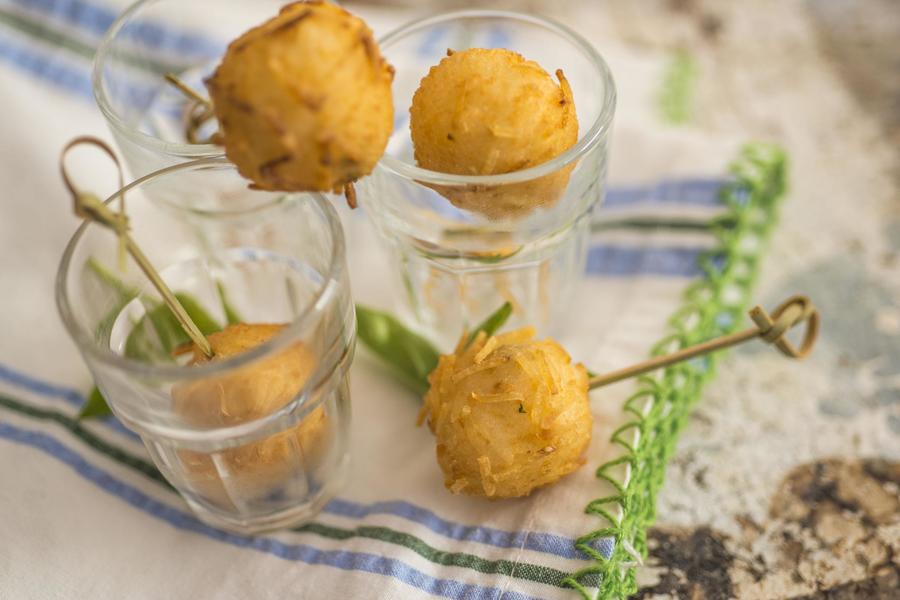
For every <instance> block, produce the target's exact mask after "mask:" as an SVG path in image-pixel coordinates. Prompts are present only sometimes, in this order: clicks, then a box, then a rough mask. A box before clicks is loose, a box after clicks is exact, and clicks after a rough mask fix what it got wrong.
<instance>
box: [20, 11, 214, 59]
mask: <svg viewBox="0 0 900 600" xmlns="http://www.w3.org/2000/svg"><path fill="white" fill-rule="evenodd" d="M14 1H15V3H16V4H18V5H19V6H21V7H23V8H25V9H27V10H28V11H30V12H32V13H35V12H39V13H42V14H43V15H45V16H48V17H51V18H54V19H56V20H57V21H59V22H61V23H64V24H65V25H67V26H69V27H70V28H71V27H73V26H74V27H77V28H78V29H81V30H82V31H84V32H87V33H89V34H91V35H93V36H95V37H97V38H99V37H101V36H103V34H105V33H106V30H107V29H109V27H110V26H111V25H112V24H113V21H115V19H116V17H118V12H116V11H115V10H113V9H111V8H107V7H105V6H100V5H96V4H92V3H90V2H85V1H84V0H14ZM127 33H128V38H129V39H131V40H132V41H134V42H136V43H137V44H139V45H141V46H144V47H146V48H150V49H153V50H160V51H164V52H169V53H171V54H176V55H180V56H185V55H187V56H210V57H212V56H216V55H217V54H219V53H221V52H222V51H223V50H224V48H225V43H224V41H214V40H211V39H209V38H206V37H205V36H203V35H201V34H198V33H196V32H191V31H175V30H173V29H170V28H167V27H166V26H164V25H161V24H159V23H157V22H153V21H152V20H146V19H144V20H141V21H136V22H134V24H133V25H131V26H129V27H128V29H127Z"/></svg>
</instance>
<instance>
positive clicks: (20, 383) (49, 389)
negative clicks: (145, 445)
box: [0, 364, 141, 441]
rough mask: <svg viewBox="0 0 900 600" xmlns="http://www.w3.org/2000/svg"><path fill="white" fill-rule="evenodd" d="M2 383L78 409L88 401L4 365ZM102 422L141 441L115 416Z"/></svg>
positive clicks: (0, 368)
mask: <svg viewBox="0 0 900 600" xmlns="http://www.w3.org/2000/svg"><path fill="white" fill-rule="evenodd" d="M0 381H5V382H6V383H8V384H10V385H14V386H16V387H20V388H22V389H25V390H28V391H29V392H31V393H33V394H37V395H39V396H45V397H48V398H59V399H61V400H65V401H66V402H67V403H68V404H71V405H72V406H76V407H78V408H81V407H82V406H84V403H85V402H86V400H87V399H86V398H85V397H84V396H83V395H82V394H81V392H79V391H78V390H76V389H74V388H69V387H65V386H61V385H56V384H53V383H49V382H47V381H42V380H40V379H36V378H34V377H32V376H31V375H28V374H26V373H23V372H21V371H16V370H14V369H11V368H10V367H8V366H6V365H4V364H0ZM102 421H103V423H104V424H105V425H107V426H108V427H109V428H111V429H115V430H116V431H117V432H119V433H121V434H123V435H125V436H126V437H129V438H131V439H133V440H137V441H140V440H141V438H140V436H138V434H136V433H135V432H133V431H131V430H130V429H128V428H127V427H125V426H124V425H122V423H121V421H119V420H118V419H116V418H115V417H113V416H109V417H106V418H104V419H102Z"/></svg>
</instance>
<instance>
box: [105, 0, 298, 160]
mask: <svg viewBox="0 0 900 600" xmlns="http://www.w3.org/2000/svg"><path fill="white" fill-rule="evenodd" d="M284 4H286V2H284V1H283V0H254V1H253V2H247V1H246V0H187V1H186V0H140V1H139V2H136V3H135V4H133V5H131V6H130V7H128V8H127V9H126V10H125V11H124V12H123V13H122V14H121V15H120V16H119V17H118V18H117V19H116V21H115V22H114V23H113V24H112V26H111V27H110V28H109V30H108V31H107V32H106V35H105V36H104V38H103V40H102V41H101V43H100V46H99V47H98V48H97V53H96V54H95V55H94V66H93V87H94V97H95V99H96V100H97V105H98V106H99V107H100V111H101V112H102V113H103V116H104V117H105V118H106V121H107V124H108V125H109V128H110V130H111V131H112V134H113V137H114V138H115V140H116V144H117V145H118V147H119V151H120V152H121V153H122V155H123V157H124V158H125V162H126V163H127V165H128V167H129V169H130V171H131V174H132V175H133V176H134V177H141V176H143V175H146V174H148V173H152V172H154V171H157V170H159V169H162V168H164V167H167V166H171V165H175V164H178V163H181V162H185V161H188V160H193V159H198V158H206V157H215V156H222V155H223V154H224V151H223V149H222V148H221V147H220V146H215V145H212V144H209V143H191V142H189V141H188V139H187V137H186V135H185V118H186V111H187V110H188V109H189V107H190V102H189V100H188V98H187V97H186V96H185V95H184V94H183V93H181V92H180V91H178V90H177V89H176V88H175V87H173V86H172V85H171V84H169V83H167V82H166V81H165V80H164V78H163V76H164V75H165V74H166V73H172V74H174V75H176V76H178V77H179V78H180V79H181V80H182V81H183V82H184V83H185V84H186V85H188V86H189V87H190V88H192V89H193V90H195V91H196V92H197V93H199V94H200V95H201V96H203V97H204V98H205V97H208V94H207V91H206V87H205V86H204V85H203V79H204V78H205V77H207V76H209V75H211V74H212V72H213V70H214V69H215V67H216V65H217V64H218V63H219V60H220V59H221V57H222V55H223V54H224V53H225V48H226V47H227V45H228V43H229V42H230V41H231V40H233V39H235V38H236V37H238V36H239V35H241V34H242V33H244V32H245V31H247V30H248V29H250V27H252V26H253V25H256V24H258V23H262V22H263V21H265V20H267V19H269V18H271V17H273V16H275V15H276V14H277V13H278V10H279V8H280V7H281V6H283V5H284ZM215 129H216V125H215V121H214V120H213V121H210V122H209V123H208V124H207V125H206V126H205V127H203V128H201V129H200V131H198V140H200V141H203V140H204V139H205V138H207V137H208V136H209V135H211V134H212V133H213V132H214V131H215Z"/></svg>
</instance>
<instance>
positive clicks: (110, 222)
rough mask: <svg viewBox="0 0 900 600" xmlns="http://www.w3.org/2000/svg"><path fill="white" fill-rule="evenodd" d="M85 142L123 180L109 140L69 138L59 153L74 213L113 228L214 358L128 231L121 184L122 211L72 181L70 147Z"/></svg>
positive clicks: (197, 341)
mask: <svg viewBox="0 0 900 600" xmlns="http://www.w3.org/2000/svg"><path fill="white" fill-rule="evenodd" d="M82 144H89V145H92V146H96V147H97V148H100V149H101V150H103V152H105V153H106V154H107V155H109V156H110V158H112V159H113V161H114V162H115V163H116V167H118V168H119V179H120V183H121V180H122V167H121V165H120V164H119V159H118V158H117V157H116V153H115V152H113V150H112V148H110V147H109V145H108V144H107V143H106V142H104V141H103V140H101V139H98V138H95V137H91V136H82V137H77V138H75V139H73V140H72V141H70V142H69V143H68V144H66V146H65V147H64V148H63V150H62V153H61V154H60V157H59V169H60V172H61V173H62V178H63V182H64V183H65V185H66V189H68V190H69V193H70V194H72V199H73V201H74V204H75V214H76V215H77V216H79V217H81V218H83V219H86V220H89V221H92V222H94V223H97V224H99V225H102V226H104V227H107V228H108V229H111V230H113V231H114V232H115V234H116V236H118V238H119V244H120V247H121V248H124V249H125V250H126V251H127V252H128V254H130V255H131V257H132V258H133V259H134V261H135V262H136V263H137V264H138V266H139V267H140V268H141V271H143V272H144V275H146V276H147V279H149V280H150V283H152V284H153V287H155V288H156V291H158V292H159V295H160V296H162V298H163V301H164V302H165V303H166V304H167V305H168V307H169V310H171V311H172V314H174V315H175V318H176V319H177V320H178V323H179V324H180V325H181V327H182V329H184V332H185V333H186V334H187V335H188V337H189V338H190V339H191V341H193V342H194V343H195V344H196V345H197V347H198V348H200V350H201V351H202V352H203V354H205V355H206V357H207V358H212V356H213V351H212V347H211V346H210V345H209V340H207V339H206V337H204V335H203V333H202V332H201V331H200V328H199V327H197V325H196V323H194V321H193V320H192V319H191V317H190V315H188V313H187V311H186V310H185V309H184V307H183V306H182V305H181V302H179V301H178V298H176V297H175V294H173V293H172V290H170V289H169V286H168V285H166V283H165V281H163V279H162V277H160V275H159V273H157V272H156V269H155V268H154V267H153V265H152V264H151V263H150V260H149V259H148V258H147V256H146V255H145V254H144V253H143V252H142V251H141V249H140V247H139V246H138V245H137V243H135V241H134V240H133V239H132V238H131V236H130V235H129V234H128V217H127V215H126V214H125V200H124V194H123V193H122V191H121V189H122V188H123V187H124V186H122V185H120V186H119V189H120V191H119V199H120V203H121V208H120V212H118V213H115V212H113V211H112V209H110V208H109V206H107V205H106V204H104V203H103V201H102V200H100V199H99V198H98V197H97V196H95V195H94V194H91V193H88V192H83V191H81V190H79V189H78V188H76V187H75V185H74V184H73V183H72V180H71V178H70V177H69V172H68V171H67V170H66V155H67V154H68V153H69V150H71V149H72V148H74V147H76V146H80V145H82Z"/></svg>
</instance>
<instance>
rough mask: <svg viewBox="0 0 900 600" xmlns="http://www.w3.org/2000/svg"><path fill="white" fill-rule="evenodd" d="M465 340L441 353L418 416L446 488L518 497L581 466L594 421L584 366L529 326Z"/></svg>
mask: <svg viewBox="0 0 900 600" xmlns="http://www.w3.org/2000/svg"><path fill="white" fill-rule="evenodd" d="M464 340H466V336H463V338H462V340H460V344H459V346H458V347H457V349H456V351H455V352H454V353H453V354H449V355H443V356H441V357H440V361H439V362H438V366H437V368H435V370H434V371H433V372H432V373H431V375H430V376H429V378H428V381H429V383H430V384H431V387H430V389H429V390H428V393H427V394H426V396H425V404H424V406H423V408H422V414H421V415H420V422H421V420H422V419H424V418H426V417H427V419H428V425H429V427H430V428H431V431H432V432H433V433H434V435H435V437H436V438H437V460H438V464H439V465H440V467H441V470H442V471H443V472H444V483H445V485H446V486H447V489H449V490H450V491H451V492H453V493H454V494H468V495H472V496H485V497H488V498H515V497H519V496H527V495H528V494H530V493H531V491H532V490H533V489H535V488H537V487H540V486H542V485H547V484H550V483H553V482H555V481H557V480H558V479H559V478H561V477H563V476H564V475H567V474H569V473H571V472H572V471H574V470H575V469H577V468H578V467H580V466H581V465H582V464H583V463H584V459H583V457H582V455H583V454H584V451H585V449H586V448H587V446H588V444H589V442H590V439H591V427H592V422H593V419H592V415H591V410H590V406H589V404H588V377H587V372H586V371H585V368H584V367H583V366H582V365H581V364H573V363H572V361H571V359H570V358H569V355H568V354H567V353H566V351H565V350H564V349H563V348H562V347H561V346H560V345H559V344H557V343H556V342H555V341H553V340H550V339H547V340H536V339H534V329H532V328H530V327H528V328H525V329H520V330H517V331H512V332H509V333H505V334H502V335H498V336H496V337H487V336H485V335H484V333H483V332H481V333H479V335H478V337H476V339H475V340H474V341H473V342H472V344H471V345H469V346H468V347H465V341H464Z"/></svg>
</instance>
